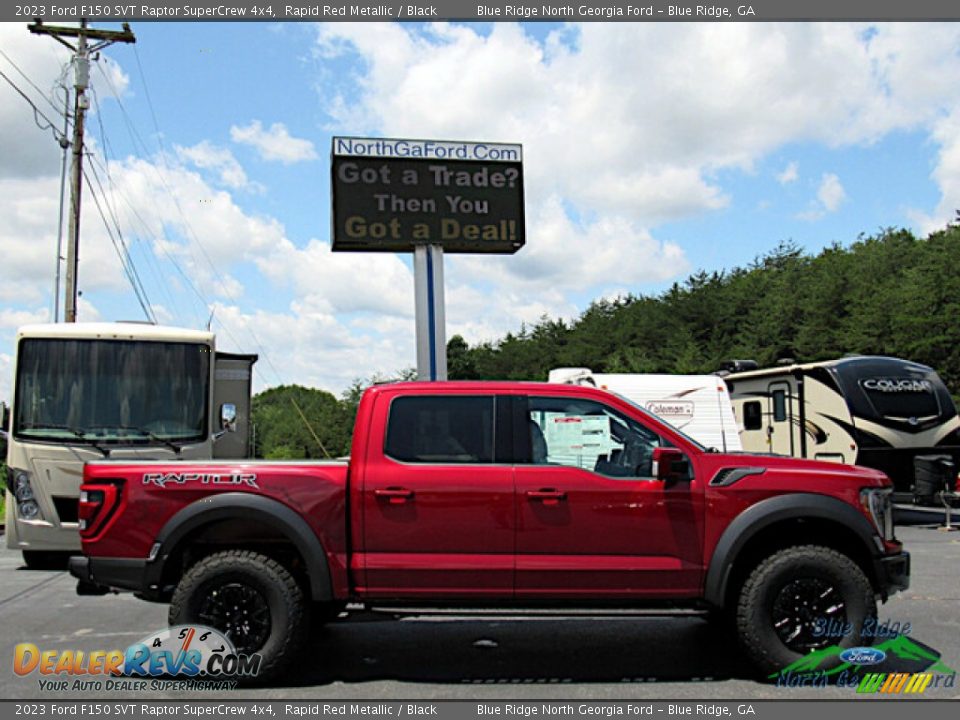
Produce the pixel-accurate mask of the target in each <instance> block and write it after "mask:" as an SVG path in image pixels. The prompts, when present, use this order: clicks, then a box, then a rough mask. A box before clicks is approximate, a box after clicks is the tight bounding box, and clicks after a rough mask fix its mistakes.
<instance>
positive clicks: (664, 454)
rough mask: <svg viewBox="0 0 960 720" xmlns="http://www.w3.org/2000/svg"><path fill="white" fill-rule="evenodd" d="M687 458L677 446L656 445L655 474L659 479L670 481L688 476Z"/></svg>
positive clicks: (654, 454) (654, 450)
mask: <svg viewBox="0 0 960 720" xmlns="http://www.w3.org/2000/svg"><path fill="white" fill-rule="evenodd" d="M688 467H689V466H688V463H687V458H686V456H685V455H684V454H683V452H682V451H681V450H679V449H678V448H675V447H655V448H654V449H653V476H654V477H655V478H657V480H663V481H664V482H670V481H673V480H683V479H685V478H686V477H687V468H688Z"/></svg>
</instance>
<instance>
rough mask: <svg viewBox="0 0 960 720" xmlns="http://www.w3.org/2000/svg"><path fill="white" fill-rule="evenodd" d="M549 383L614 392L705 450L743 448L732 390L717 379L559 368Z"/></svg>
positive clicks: (725, 450)
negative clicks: (733, 406) (728, 390)
mask: <svg viewBox="0 0 960 720" xmlns="http://www.w3.org/2000/svg"><path fill="white" fill-rule="evenodd" d="M547 381H548V382H552V383H566V384H569V385H593V386H594V387H598V388H600V389H602V390H609V391H610V392H614V393H617V394H618V395H622V396H623V397H625V398H627V399H628V400H630V401H631V402H633V403H634V404H636V405H639V406H640V407H642V408H643V409H645V410H647V411H648V412H650V413H653V414H654V415H656V416H657V417H659V418H661V419H662V420H664V421H666V422H668V423H670V424H671V425H673V426H674V427H675V428H677V429H678V430H681V431H682V432H683V433H684V434H686V435H689V436H690V437H692V438H693V439H694V440H696V441H697V442H699V443H701V444H702V445H705V446H706V447H713V448H717V449H718V450H720V451H722V452H737V451H739V450H741V449H742V447H741V445H740V437H739V435H738V430H737V422H736V418H735V417H734V414H733V408H732V406H731V404H730V395H729V393H728V392H727V386H726V385H725V384H724V382H723V379H722V378H720V377H718V376H716V375H653V374H627V373H622V374H621V373H609V374H608V373H594V372H591V371H590V370H589V369H587V368H557V369H555V370H551V371H550V375H549V377H548V378H547Z"/></svg>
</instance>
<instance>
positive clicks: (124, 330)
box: [17, 322, 214, 344]
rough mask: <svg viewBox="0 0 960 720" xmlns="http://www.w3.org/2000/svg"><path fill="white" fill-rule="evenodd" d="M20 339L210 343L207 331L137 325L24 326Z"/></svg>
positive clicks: (18, 333)
mask: <svg viewBox="0 0 960 720" xmlns="http://www.w3.org/2000/svg"><path fill="white" fill-rule="evenodd" d="M21 338H75V339H85V340H151V341H154V342H192V343H207V344H211V343H213V338H214V334H213V333H212V332H209V331H207V330H192V329H189V328H178V327H168V326H164V325H150V324H148V323H137V322H96V323H43V324H36V325H24V326H22V327H20V328H19V329H18V330H17V340H18V341H19V340H20V339H21Z"/></svg>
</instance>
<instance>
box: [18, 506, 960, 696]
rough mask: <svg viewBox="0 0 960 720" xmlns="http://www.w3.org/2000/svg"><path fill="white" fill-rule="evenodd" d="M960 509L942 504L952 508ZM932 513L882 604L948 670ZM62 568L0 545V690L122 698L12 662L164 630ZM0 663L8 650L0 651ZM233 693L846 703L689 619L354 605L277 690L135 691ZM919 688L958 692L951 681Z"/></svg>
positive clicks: (954, 581)
mask: <svg viewBox="0 0 960 720" xmlns="http://www.w3.org/2000/svg"><path fill="white" fill-rule="evenodd" d="M957 515H960V513H956V512H955V513H954V516H955V517H957ZM942 517H943V513H942V512H940V513H939V514H935V513H930V512H926V513H923V512H915V511H908V512H902V513H901V514H900V516H899V520H900V521H901V522H907V523H909V524H907V525H900V526H899V527H898V531H897V532H898V535H899V537H900V538H901V539H902V540H903V541H904V543H905V545H906V546H907V549H908V550H909V551H910V552H911V554H912V562H913V568H912V587H911V588H910V590H908V591H907V592H905V593H901V594H899V595H896V596H894V597H893V598H892V599H891V600H890V602H888V603H887V604H886V605H883V606H881V608H880V620H881V621H884V620H889V621H890V622H891V623H894V622H898V623H900V625H901V627H903V626H905V624H906V623H909V624H910V633H909V637H910V639H912V640H914V641H916V642H919V643H921V644H922V645H924V646H926V647H928V648H932V649H933V650H935V651H936V652H937V653H938V654H939V655H940V660H941V662H942V663H944V664H945V665H947V666H949V667H950V668H955V669H960V532H954V533H946V532H943V531H940V530H938V529H937V528H936V523H938V522H939V521H941V520H942ZM74 587H75V583H74V581H73V579H72V578H71V577H70V576H69V575H68V574H66V573H64V572H50V571H35V570H27V569H26V568H25V567H24V566H23V564H22V562H21V558H20V555H19V553H15V552H12V551H9V550H6V549H3V550H2V551H0V612H2V617H3V622H2V623H0V667H3V668H4V670H3V671H0V695H2V697H4V698H8V699H12V698H16V699H41V698H43V699H50V700H53V699H67V698H84V699H91V698H106V699H117V698H129V697H130V694H129V693H125V692H106V691H101V692H95V691H81V690H75V691H74V690H66V691H60V692H51V691H49V690H42V689H41V688H40V685H39V682H38V679H39V678H38V675H37V674H36V673H34V674H32V675H29V676H26V677H19V676H17V675H16V674H15V673H14V672H13V670H12V667H13V663H12V659H13V654H14V647H15V645H16V644H17V643H24V642H30V643H34V644H36V645H37V646H38V647H40V648H41V649H54V648H56V649H60V650H63V649H73V650H84V651H87V652H90V651H93V650H110V649H115V648H116V649H123V648H125V647H127V646H128V645H129V644H131V643H134V642H136V641H138V640H140V639H142V638H144V637H145V636H146V635H148V634H149V633H151V632H152V631H155V630H158V629H160V628H162V627H164V626H165V625H166V606H165V605H154V604H150V603H146V602H143V601H140V600H138V599H136V598H134V597H133V596H131V595H109V596H106V597H79V596H77V595H76V594H75V592H74ZM3 658H6V659H3ZM148 697H154V698H175V699H184V698H205V699H214V698H218V697H221V698H222V697H228V698H233V699H244V698H246V699H258V700H264V699H274V700H280V699H287V698H296V699H307V698H318V699H364V700H378V699H384V700H387V699H392V700H400V699H411V700H413V699H421V700H427V699H474V698H479V699H497V698H499V699H512V698H516V699H521V700H522V699H537V700H548V699H596V700H615V699H638V698H646V699H663V700H667V699H678V700H684V699H688V700H694V699H696V700H701V699H702V700H719V699H731V700H736V699H747V700H749V699H779V698H814V699H840V698H853V697H855V692H854V691H853V690H852V689H850V688H837V687H827V688H784V687H777V686H775V685H772V684H768V683H762V682H757V681H755V680H754V679H752V676H751V673H750V669H749V667H748V666H747V665H746V663H745V662H744V660H743V659H742V658H741V657H740V655H739V653H738V652H737V650H736V649H735V647H734V646H732V645H731V643H730V642H729V641H728V640H727V638H726V637H725V636H724V635H723V634H722V633H719V632H717V631H716V630H715V629H714V628H713V627H712V626H710V625H709V624H708V623H707V622H705V621H704V620H703V619H701V618H698V617H689V616H688V617H683V616H681V617H662V616H656V617H653V616H648V617H637V616H629V617H628V616H623V617H603V618H597V617H538V618H523V617H518V616H516V615H512V616H504V617H494V618H483V619H476V618H461V617H457V616H423V617H414V618H407V619H403V620H396V619H394V618H393V617H392V616H386V615H381V614H377V613H365V612H361V613H356V614H354V615H351V616H349V617H346V618H341V619H339V620H337V621H335V622H333V623H332V624H329V625H327V626H325V627H323V628H320V629H318V630H315V631H314V632H313V633H312V635H311V637H310V641H309V649H308V652H307V653H305V655H304V657H303V658H302V660H301V661H300V664H299V666H298V667H297V668H296V669H295V670H294V671H292V672H291V673H290V674H289V675H288V676H287V677H285V678H284V679H283V681H282V682H280V683H279V684H278V685H277V686H275V687H270V688H256V689H236V690H231V691H219V692H212V691H204V692H198V691H191V692H184V691H181V690H176V689H168V690H163V691H149V690H148V691H146V692H143V693H137V697H136V699H141V698H148ZM924 697H926V698H931V699H939V700H945V699H958V698H960V689H958V688H956V687H952V688H943V687H941V688H936V689H930V690H928V691H927V692H926V693H925V694H924Z"/></svg>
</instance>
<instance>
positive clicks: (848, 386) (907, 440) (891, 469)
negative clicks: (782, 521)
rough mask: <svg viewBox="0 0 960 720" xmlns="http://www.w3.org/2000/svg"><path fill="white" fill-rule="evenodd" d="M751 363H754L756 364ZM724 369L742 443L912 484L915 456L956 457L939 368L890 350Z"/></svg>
mask: <svg viewBox="0 0 960 720" xmlns="http://www.w3.org/2000/svg"><path fill="white" fill-rule="evenodd" d="M753 365H754V367H755V363H753ZM729 367H730V369H732V370H733V372H730V373H729V374H727V375H725V377H724V380H726V383H727V387H728V388H729V389H730V398H731V400H732V401H733V409H734V413H735V414H736V417H737V422H738V424H739V425H740V428H741V431H740V439H741V442H742V443H743V448H744V450H746V451H749V452H769V453H776V454H779V455H792V456H794V457H802V458H811V459H815V460H829V461H833V462H839V463H847V464H855V465H865V466H867V467H872V468H876V469H878V470H882V471H883V472H885V473H886V474H887V475H889V476H890V478H891V479H892V480H893V482H894V486H895V489H896V490H897V492H898V493H907V492H911V491H912V487H913V485H914V482H915V478H914V458H915V457H916V456H918V455H949V456H951V457H953V459H954V462H955V463H956V462H957V461H958V460H960V417H958V416H957V409H956V407H955V406H954V403H953V399H952V398H951V397H950V393H949V392H948V391H947V388H946V386H945V385H944V384H943V381H942V380H941V379H940V377H939V376H938V375H937V373H936V372H935V371H934V370H933V369H931V368H929V367H927V366H926V365H921V364H919V363H915V362H910V361H909V360H902V359H899V358H892V357H877V356H854V357H845V358H840V359H838V360H827V361H823V362H815V363H805V364H790V365H784V366H778V367H772V368H764V369H759V368H757V369H742V368H743V367H744V364H743V363H739V364H737V363H734V364H732V365H731V366H729Z"/></svg>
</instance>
